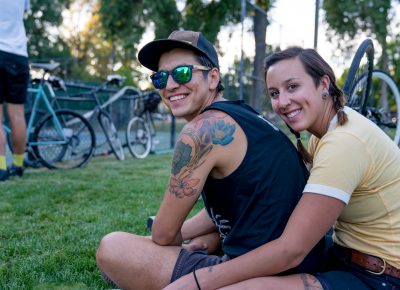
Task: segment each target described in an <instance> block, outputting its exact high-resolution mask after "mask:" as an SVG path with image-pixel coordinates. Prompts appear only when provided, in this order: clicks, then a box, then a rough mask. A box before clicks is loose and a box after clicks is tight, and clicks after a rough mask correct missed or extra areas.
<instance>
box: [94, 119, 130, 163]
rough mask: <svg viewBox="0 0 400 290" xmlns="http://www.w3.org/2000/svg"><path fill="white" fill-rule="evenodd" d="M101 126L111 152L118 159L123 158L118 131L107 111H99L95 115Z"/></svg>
mask: <svg viewBox="0 0 400 290" xmlns="http://www.w3.org/2000/svg"><path fill="white" fill-rule="evenodd" d="M97 118H98V121H99V123H100V126H101V128H102V129H103V132H104V134H105V136H106V139H107V142H108V144H109V145H110V148H111V152H112V153H113V154H114V155H115V157H116V158H117V159H118V160H124V159H125V153H124V148H123V147H122V144H121V141H120V140H119V137H118V131H117V129H116V128H115V125H114V123H113V122H112V120H111V117H110V115H109V114H108V113H107V112H103V111H102V112H99V114H98V115H97Z"/></svg>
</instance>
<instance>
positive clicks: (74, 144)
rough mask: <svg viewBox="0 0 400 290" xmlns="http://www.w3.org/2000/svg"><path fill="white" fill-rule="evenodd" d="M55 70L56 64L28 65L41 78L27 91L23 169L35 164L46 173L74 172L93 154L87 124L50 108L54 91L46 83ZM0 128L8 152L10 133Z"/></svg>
mask: <svg viewBox="0 0 400 290" xmlns="http://www.w3.org/2000/svg"><path fill="white" fill-rule="evenodd" d="M58 66H59V64H58V63H51V64H42V63H32V64H31V68H32V69H39V70H42V71H43V74H42V77H41V78H40V81H39V83H38V85H37V87H36V88H29V93H31V95H32V96H33V103H32V110H31V112H30V115H29V118H27V132H26V134H27V146H26V147H27V149H26V154H25V156H26V158H25V164H26V165H27V166H31V165H33V164H35V163H37V162H38V161H39V162H40V163H41V164H43V165H44V166H46V167H47V168H50V169H70V168H77V167H81V166H84V165H85V164H87V163H88V162H89V160H90V159H91V158H92V156H93V153H94V149H95V146H96V143H95V142H96V141H95V140H96V139H95V134H94V131H93V128H92V126H91V125H90V124H89V122H88V121H87V120H86V119H85V118H84V117H83V116H82V115H80V114H79V113H76V112H74V111H71V110H64V109H63V110H58V109H54V108H53V106H52V101H51V98H52V97H54V95H52V94H54V91H53V89H52V87H51V84H50V83H49V81H48V80H47V79H48V76H49V74H50V72H52V71H54V70H55V69H56V68H57V67H58ZM3 126H4V129H5V131H6V134H7V140H8V145H9V147H10V149H11V150H12V146H11V142H10V132H11V131H10V129H9V127H7V126H6V125H3Z"/></svg>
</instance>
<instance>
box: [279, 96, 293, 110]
mask: <svg viewBox="0 0 400 290" xmlns="http://www.w3.org/2000/svg"><path fill="white" fill-rule="evenodd" d="M291 103H292V101H291V99H290V96H289V95H288V94H285V93H283V94H282V93H281V94H280V95H279V103H278V105H279V108H286V107H287V106H289V105H290V104H291Z"/></svg>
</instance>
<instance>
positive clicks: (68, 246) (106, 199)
mask: <svg viewBox="0 0 400 290" xmlns="http://www.w3.org/2000/svg"><path fill="white" fill-rule="evenodd" d="M171 158H172V155H171V154H170V153H169V154H160V155H150V156H149V157H147V158H146V159H142V160H139V159H133V158H128V159H126V160H125V161H122V162H121V161H117V160H115V158H112V157H111V156H110V157H97V158H94V159H93V160H92V161H91V162H90V163H89V164H88V165H87V166H86V167H85V168H82V169H74V170H68V171H60V170H47V169H28V170H27V171H26V172H25V174H24V176H23V178H22V179H13V180H10V181H7V182H4V183H0V289H2V290H3V289H60V290H61V289H63V290H65V289H107V288H108V289H109V288H110V287H109V286H108V285H107V284H105V283H104V282H103V281H102V279H101V276H100V272H99V270H98V269H97V267H96V262H95V252H96V248H97V246H98V243H99V241H100V239H101V237H102V236H104V235H105V234H107V233H109V232H112V231H128V232H134V233H138V234H142V235H148V234H150V232H149V230H147V229H146V221H147V217H148V216H150V215H154V214H155V213H156V211H157V208H158V206H159V204H160V201H161V198H162V195H163V193H164V190H165V187H166V184H167V181H168V177H169V172H170V164H171ZM198 204H199V205H198V206H197V208H198V207H199V206H201V202H198Z"/></svg>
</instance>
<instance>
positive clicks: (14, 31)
mask: <svg viewBox="0 0 400 290" xmlns="http://www.w3.org/2000/svg"><path fill="white" fill-rule="evenodd" d="M28 9H29V0H11V1H10V0H0V50H1V51H5V52H9V53H14V54H18V55H22V56H28V51H27V38H26V33H25V27H24V21H23V20H24V12H25V11H26V10H28Z"/></svg>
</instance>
